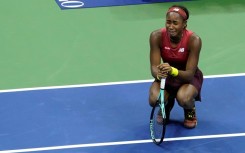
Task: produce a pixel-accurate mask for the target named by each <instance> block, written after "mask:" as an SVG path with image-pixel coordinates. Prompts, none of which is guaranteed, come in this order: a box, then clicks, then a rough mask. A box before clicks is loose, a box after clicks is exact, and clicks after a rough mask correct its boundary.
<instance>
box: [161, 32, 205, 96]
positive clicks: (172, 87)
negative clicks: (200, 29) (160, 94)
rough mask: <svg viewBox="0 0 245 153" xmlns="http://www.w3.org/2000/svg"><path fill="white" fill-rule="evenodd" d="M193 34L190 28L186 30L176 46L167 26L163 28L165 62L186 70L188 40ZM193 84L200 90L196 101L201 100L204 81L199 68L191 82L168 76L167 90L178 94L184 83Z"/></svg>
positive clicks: (162, 50)
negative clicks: (171, 41)
mask: <svg viewBox="0 0 245 153" xmlns="http://www.w3.org/2000/svg"><path fill="white" fill-rule="evenodd" d="M192 34H193V32H192V31H190V30H186V29H185V30H184V31H183V36H182V39H181V41H180V42H179V43H178V44H177V46H176V47H175V48H173V47H172V46H171V43H170V36H169V35H168V33H167V31H166V28H163V29H162V49H161V56H162V59H163V61H164V62H165V63H169V64H170V65H171V66H173V67H175V68H177V69H179V70H183V71H185V69H186V63H187V60H188V56H189V49H188V40H189V38H190V36H191V35H192ZM186 83H188V84H192V85H193V86H195V87H196V89H197V90H198V95H197V97H196V98H195V100H196V101H201V95H200V93H201V88H202V83H203V74H202V72H201V70H200V69H199V68H197V70H196V73H195V75H194V78H193V79H192V80H191V82H183V81H182V80H180V79H178V78H176V77H173V76H168V77H167V79H166V86H165V90H167V91H168V92H169V93H170V94H171V95H173V96H176V94H177V91H178V89H179V88H180V87H181V86H182V85H183V84H186Z"/></svg>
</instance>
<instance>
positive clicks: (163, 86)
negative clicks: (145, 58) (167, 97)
mask: <svg viewBox="0 0 245 153" xmlns="http://www.w3.org/2000/svg"><path fill="white" fill-rule="evenodd" d="M165 83H166V78H162V79H161V85H160V88H161V89H164V88H165Z"/></svg>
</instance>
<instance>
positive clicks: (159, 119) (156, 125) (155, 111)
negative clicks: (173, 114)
mask: <svg viewBox="0 0 245 153" xmlns="http://www.w3.org/2000/svg"><path fill="white" fill-rule="evenodd" d="M160 105H161V103H160V102H159V101H157V103H156V105H155V106H154V107H153V108H152V111H151V116H150V134H151V139H152V141H153V142H154V143H155V144H157V145H159V144H161V143H162V142H163V139H164V136H165V131H166V114H165V107H164V106H163V107H161V106H160ZM163 105H164V103H163ZM162 108H163V109H164V111H163V110H162Z"/></svg>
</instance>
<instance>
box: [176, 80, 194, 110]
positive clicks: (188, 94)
mask: <svg viewBox="0 0 245 153" xmlns="http://www.w3.org/2000/svg"><path fill="white" fill-rule="evenodd" d="M197 94H198V92H197V90H196V88H195V87H194V86H193V85H188V84H186V85H183V86H182V87H181V88H180V89H179V91H178V93H177V96H176V99H177V101H178V103H179V105H180V106H182V107H184V108H191V107H193V105H194V101H195V97H196V95H197Z"/></svg>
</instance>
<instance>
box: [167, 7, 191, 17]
mask: <svg viewBox="0 0 245 153" xmlns="http://www.w3.org/2000/svg"><path fill="white" fill-rule="evenodd" d="M169 12H176V13H178V14H179V15H180V16H182V17H183V19H184V20H187V15H186V13H185V11H184V10H183V9H181V8H179V7H171V8H169V10H168V12H167V13H169Z"/></svg>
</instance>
